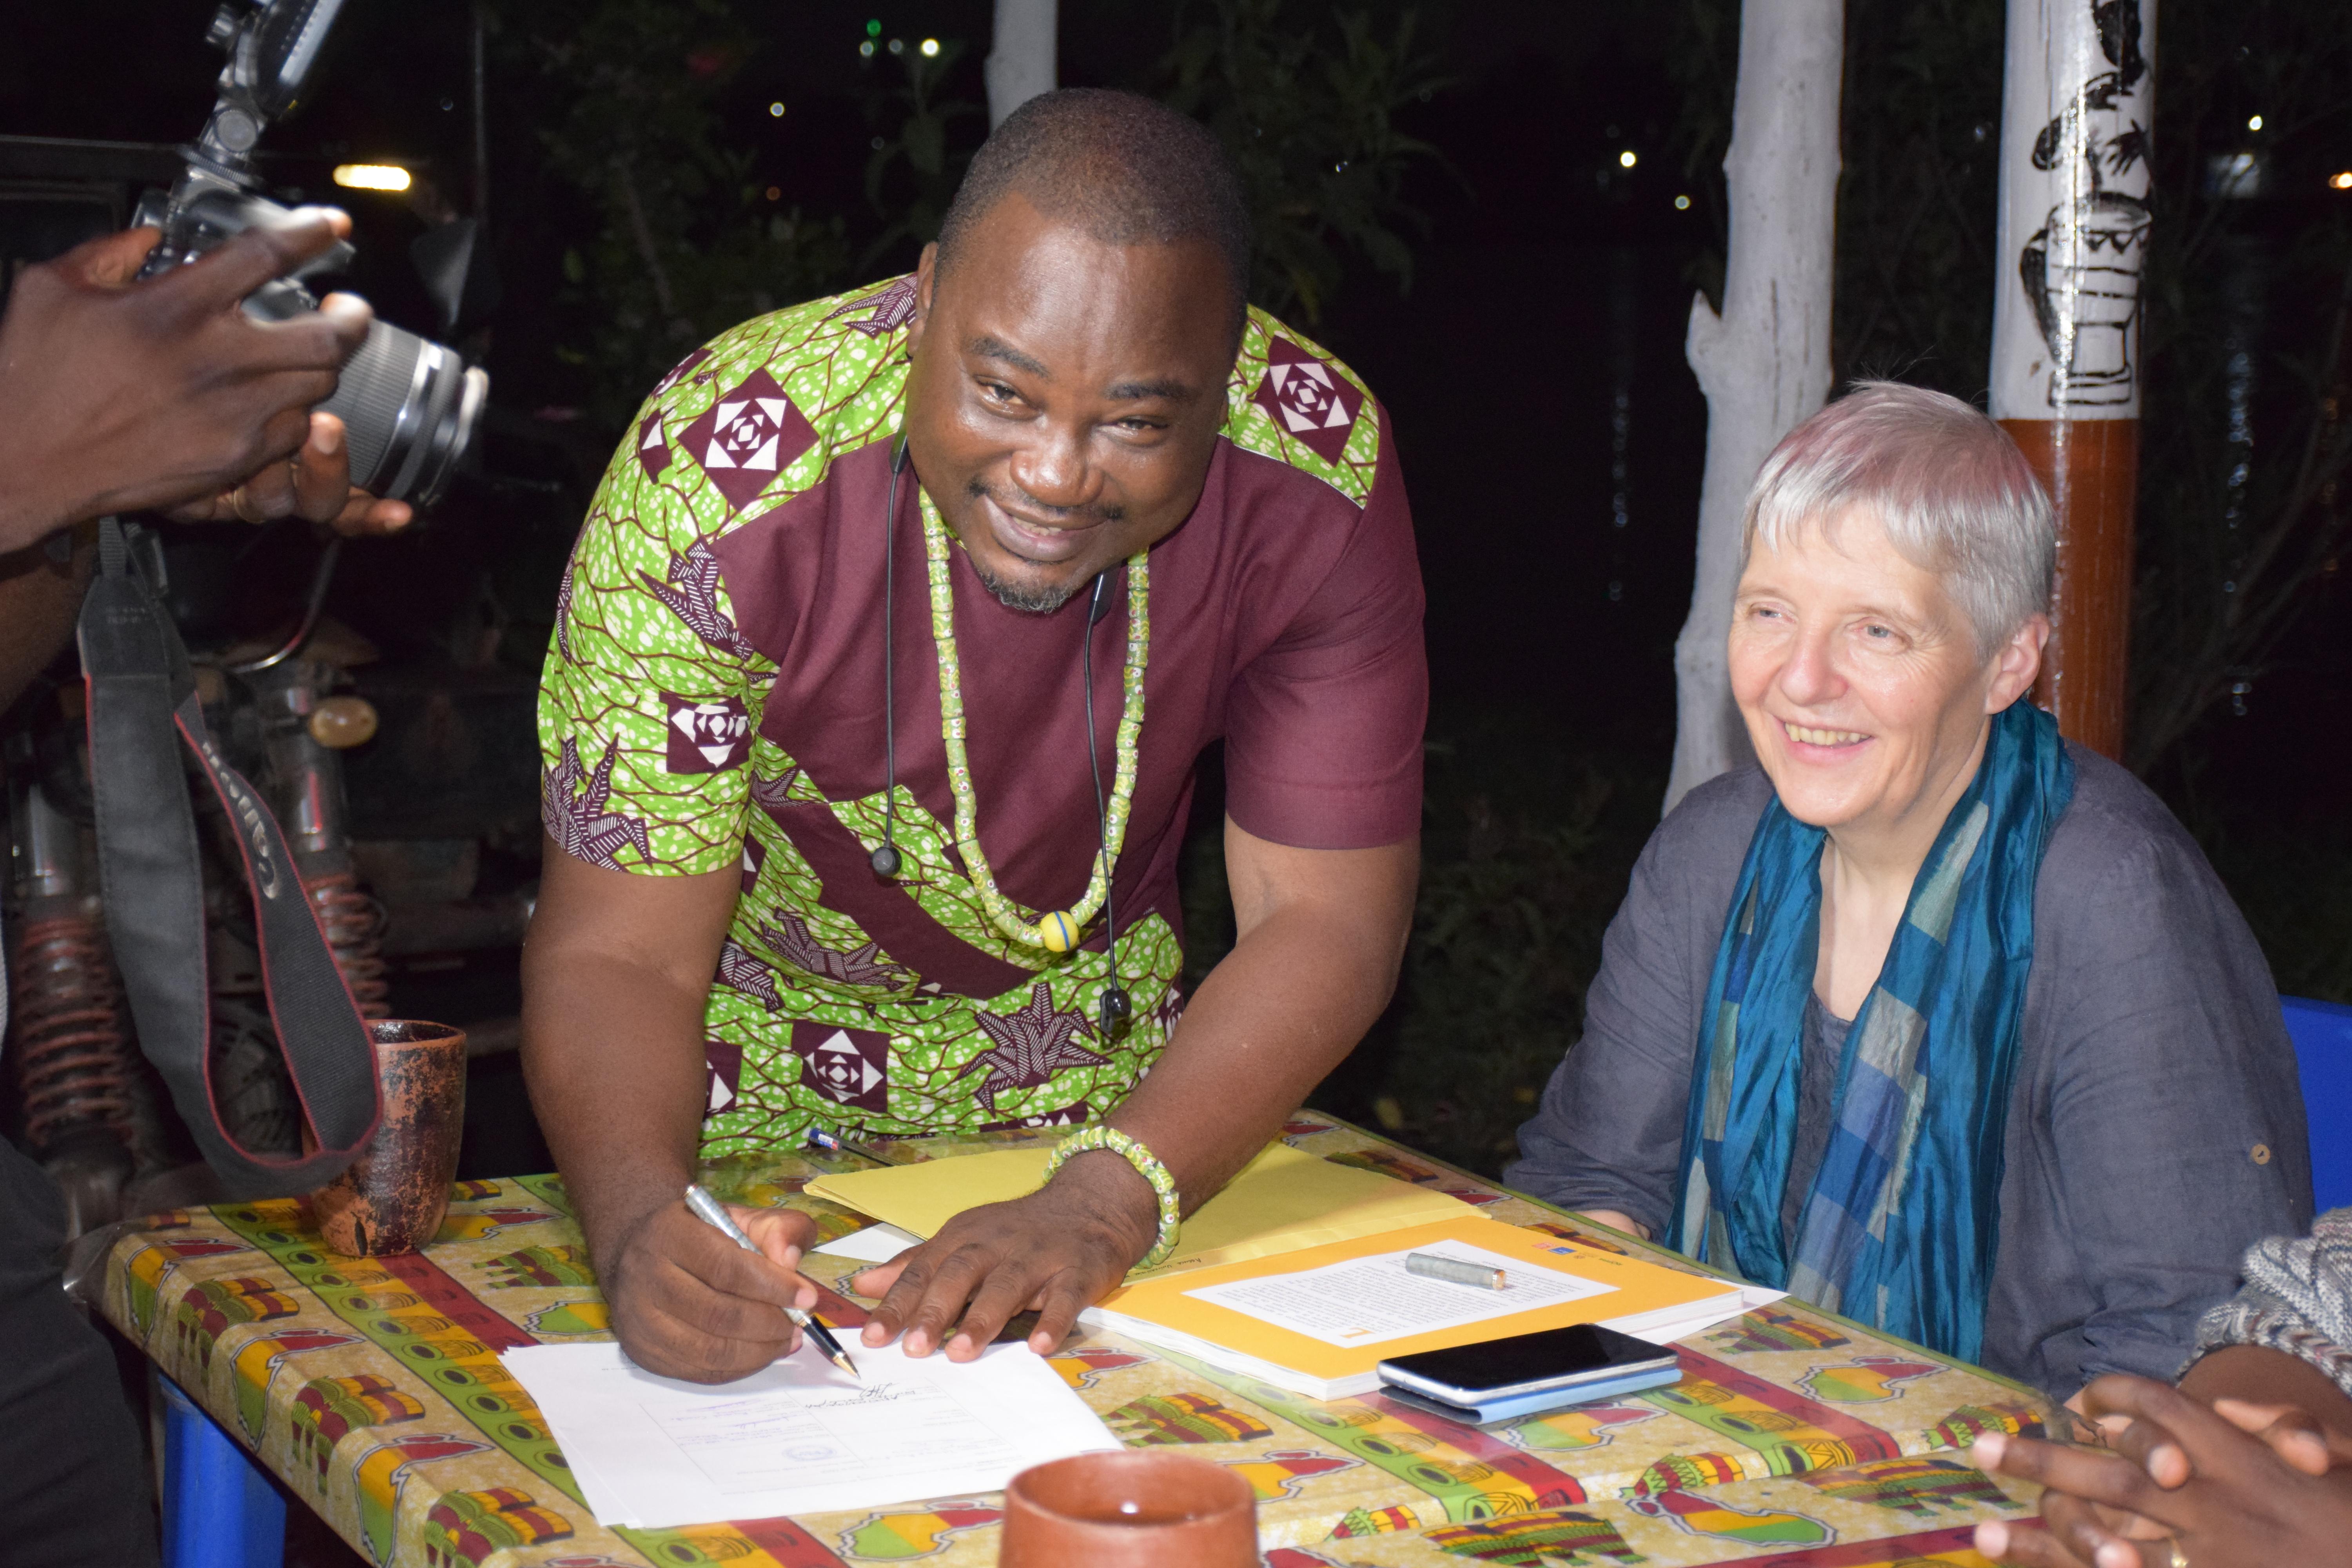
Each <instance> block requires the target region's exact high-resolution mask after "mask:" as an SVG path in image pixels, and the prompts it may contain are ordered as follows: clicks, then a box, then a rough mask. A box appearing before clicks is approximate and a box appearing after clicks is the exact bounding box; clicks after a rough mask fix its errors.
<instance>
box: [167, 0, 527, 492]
mask: <svg viewBox="0 0 2352 1568" xmlns="http://www.w3.org/2000/svg"><path fill="white" fill-rule="evenodd" d="M343 4H344V0H259V3H258V4H250V3H247V0H228V3H227V4H225V5H222V6H221V7H220V9H219V10H218V11H217V12H215V14H214V16H213V19H212V25H211V28H210V32H209V38H210V41H211V42H212V43H213V44H215V46H217V47H219V48H221V49H222V50H223V51H225V52H226V54H227V56H228V64H227V65H226V67H224V68H222V71H221V74H220V80H219V83H218V96H217V100H216V101H215V103H214V105H213V111H212V114H211V116H210V118H208V119H207V120H206V121H205V128H204V131H203V133H202V134H201V135H199V136H198V137H197V139H196V141H195V142H194V143H193V144H192V145H190V146H187V147H184V148H183V149H181V158H182V161H183V163H184V170H183V172H182V174H181V175H180V177H179V179H178V181H177V182H176V183H174V184H173V187H172V189H171V190H170V191H168V192H164V191H151V192H149V193H148V195H146V197H145V198H144V199H143V200H142V201H141V203H140V204H139V211H138V216H136V218H135V219H134V220H133V222H134V223H135V224H137V225H140V226H148V225H152V226H154V227H156V228H159V229H161V230H162V231H163V237H162V238H161V239H160V240H159V241H158V242H157V243H156V246H155V248H154V250H153V252H152V254H151V255H150V256H149V257H148V259H147V264H146V266H145V268H143V269H142V274H141V275H142V277H144V276H152V275H154V274H156V273H160V272H163V271H166V270H168V269H170V268H173V267H177V266H181V265H183V264H184V263H186V262H189V261H192V260H194V258H197V257H199V256H202V255H203V254H204V253H205V252H206V251H208V250H210V249H212V248H213V247H215V246H217V245H219V244H221V243H222V242H223V241H225V240H227V239H229V238H231V237H235V236H236V235H238V234H242V233H244V232H245V231H246V230H247V229H248V228H257V227H259V228H268V227H270V226H276V225H279V224H284V223H287V222H289V221H291V220H292V217H293V215H292V213H291V212H290V211H289V209H287V208H286V207H283V206H281V205H278V203H276V202H273V201H270V200H269V199H268V197H266V196H264V195H261V194H260V192H259V186H260V184H261V182H260V180H259V179H258V178H257V176H256V175H255V174H254V173H253V169H252V165H253V157H254V148H255V147H256V145H257V143H258V142H260V140H261V132H263V130H264V129H265V128H267V127H268V124H269V122H270V121H273V120H277V119H279V118H282V117H283V116H285V115H286V114H288V113H290V112H291V111H292V110H294V109H295V108H296V107H297V106H298V104H299V101H300V98H301V93H302V89H303V85H304V83H305V82H306V81H307V80H308V79H309V77H310V73H311V71H312V69H313V68H315V67H316V66H317V64H318V61H319V57H320V51H321V49H322V47H323V46H324V45H325V43H326V39H327V36H328V34H329V32H330V31H331V29H332V28H333V26H334V24H335V19H336V17H337V16H338V15H339V14H340V13H341V10H342V7H343ZM351 259H352V247H351V246H350V245H349V244H348V243H341V242H339V243H338V244H337V245H336V246H335V247H334V248H333V249H332V250H331V251H329V252H328V253H327V254H325V255H323V256H320V257H319V258H316V259H315V260H313V261H311V262H310V264H309V265H308V266H305V267H303V268H299V270H298V271H297V272H296V273H294V274H293V275H291V276H289V277H285V278H279V279H274V280H273V281H271V282H268V283H265V284H263V285H262V286H261V287H260V288H259V289H255V290H254V291H253V293H252V294H250V295H248V296H247V299H246V300H245V310H246V313H247V315H250V316H253V317H255V318H256V319H257V320H262V321H284V320H288V319H289V318H291V317H295V316H299V315H300V314H302V313H303V312H305V311H310V310H317V309H318V308H319V302H318V300H317V299H316V298H315V297H314V296H313V295H312V294H311V293H310V289H307V288H305V287H304V286H303V282H302V279H305V278H309V277H314V276H317V275H319V274H321V273H330V272H340V271H342V270H344V269H346V268H348V267H349V266H350V264H351ZM489 386H490V380H489V376H488V374H487V373H485V372H483V371H482V370H481V369H479V368H478V367H475V366H469V365H467V363H466V362H465V359H464V357H463V356H462V355H460V354H459V353H457V351H456V350H455V349H451V348H448V347H446V346H445V345H444V344H441V343H436V342H433V341H431V340H430V339H427V338H424V337H420V336H418V335H417V334H416V333H415V332H411V331H404V330H402V329H401V328H399V327H395V326H393V325H391V324H390V323H388V322H385V321H375V322H373V324H372V325H371V326H370V327H369V329H368V335H367V338H366V341H365V342H362V343H361V344H360V346H359V348H358V349H357V350H356V351H354V352H353V353H352V356H351V358H350V359H349V360H347V361H345V362H344V364H343V368H342V373H341V381H340V382H339V383H338V384H337V385H336V388H335V395H333V396H332V397H331V398H329V399H328V400H327V401H326V402H324V403H322V404H320V405H319V409H320V412H322V413H327V414H332V415H335V416H338V417H340V418H341V420H342V422H343V425H344V427H345V430H346V432H347V434H346V449H347V450H348V451H349V452H350V454H351V465H352V483H353V484H355V485H357V486H359V487H360V488H361V489H365V490H369V491H372V492H373V493H374V494H376V495H378V496H381V497H383V498H384V499H386V500H410V501H414V502H415V503H416V504H417V505H419V506H430V505H431V504H432V503H433V502H434V501H436V500H438V499H439V498H440V496H441V493H442V491H443V490H444V489H446V486H447V484H448V482H449V478H450V475H451V474H452V473H453V472H454V471H455V470H456V468H457V461H458V459H459V458H461V457H462V456H464V454H465V450H466V447H467V444H468V442H470V441H471V440H472V438H473V434H474V425H475V422H476V420H477V419H478V417H479V416H480V415H481V411H482V405H483V404H484V403H485V402H486V401H488V395H489Z"/></svg>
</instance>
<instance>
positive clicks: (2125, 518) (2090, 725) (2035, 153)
mask: <svg viewBox="0 0 2352 1568" xmlns="http://www.w3.org/2000/svg"><path fill="white" fill-rule="evenodd" d="M2155 64H2156V19H2155V13H2154V7H2153V6H2152V5H2149V6H2147V7H2145V8H2144V7H2143V3H2142V0H2010V5H2009V44H2008V67H2007V71H2006V74H2005V78H2004V81H2003V85H2002V95H2001V132H2000V238H1999V240H1998V242H1997V254H1998V256H1999V258H2000V263H1999V265H2000V271H1999V281H1998V283H1997V286H1996V287H1997V292H1996V294H1995V297H1994V304H1993V342H1992V416H1993V417H1994V418H1995V419H1998V420H2000V424H2001V427H2002V428H2003V429H2005V430H2007V431H2008V432H2009V433H2010V435H2011V437H2014V438H2015V439H2016V441H2017V444H2018V446H2019V447H2021V448H2022V449H2023V450H2024V452H2025V456H2026V458H2027V459H2028V460H2029V461H2030V462H2032V465H2033V467H2034V469H2035V471H2037V472H2038V473H2040V474H2041V476H2042V483H2043V484H2045V485H2047V486H2048V487H2049V489H2050V498H2051V500H2052V501H2053V504H2054V505H2055V507H2056V509H2057V513H2058V596H2057V605H2056V613H2055V615H2054V616H2053V620H2054V622H2055V630H2054V632H2053V636H2052V637H2051V639H2050V647H2049V651H2048V652H2047V653H2046V654H2045V655H2044V657H2043V661H2042V682H2041V684H2040V685H2039V686H2038V687H2037V688H2036V689H2035V693H2034V695H2035V698H2036V700H2039V701H2041V702H2042V704H2043V705H2044V706H2045V707H2047V708H2049V709H2050V710H2051V711H2052V712H2053V713H2054V714H2056V715H2057V718H2058V726H2059V728H2060V729H2061V730H2063V731H2064V732H2065V733H2066V735H2067V736H2068V737H2070V738H2071V739H2073V740H2075V741H2078V742H2082V743H2083V744H2084V745H2086V746H2089V747H2091V748H2093V749H2094V750H2095V751H2099V752H2105V753H2106V754H2107V755H2108V756H2111V757H2112V756H2119V755H2121V754H2122V752H2123V744H2124V712H2125V702H2126V684H2125V679H2126V668H2127V666H2126V657H2127V654H2128V651H2129V647H2128V645H2129V634H2130V628H2131V588H2132V542H2133V508H2134V502H2135V500H2137V489H2138V482H2139V410H2140V379H2141V377H2142V376H2143V375H2144V374H2146V367H2145V363H2144V360H2143V350H2142V347H2141V335H2140V324H2141V320H2142V314H2143V310H2144V307H2143V304H2142V300H2141V289H2140V279H2141V274H2142V272H2143V270H2144V269H2145V268H2146V265H2147V238H2148V226H2149V211H2148V201H2147V195H2148V182H2149V171H2148V139H2149V133H2150V131H2151V130H2152V128H2153V126H2154V123H2155V107H2156V106H2155V99H2156V74H2155Z"/></svg>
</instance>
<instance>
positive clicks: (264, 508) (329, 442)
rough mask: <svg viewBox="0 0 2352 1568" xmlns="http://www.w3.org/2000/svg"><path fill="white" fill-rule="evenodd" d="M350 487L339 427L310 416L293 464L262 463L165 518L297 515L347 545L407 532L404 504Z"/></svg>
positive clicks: (407, 512) (218, 519)
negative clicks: (348, 541)
mask: <svg viewBox="0 0 2352 1568" xmlns="http://www.w3.org/2000/svg"><path fill="white" fill-rule="evenodd" d="M351 481H352V459H351V453H350V451H349V449H348V448H347V447H345V446H344V445H343V422H342V421H341V420H340V419H338V418H336V417H335V416H333V415H331V414H319V413H315V412H314V413H313V414H312V415H311V416H310V438H309V439H307V440H305V441H304V442H303V443H302V445H301V447H300V448H299V450H297V451H296V452H295V454H294V456H293V458H291V459H289V460H287V461H284V462H275V463H264V464H263V465H262V466H261V467H260V468H258V469H257V470H256V471H254V472H253V473H250V474H247V476H246V477H245V479H244V480H243V482H241V483H239V484H237V485H236V486H235V487H234V488H232V489H225V490H222V491H220V492H219V493H218V494H216V495H210V496H206V497H205V498H204V499H203V500H193V501H190V502H188V503H187V504H186V505H185V506H176V507H173V509H172V510H171V511H170V513H169V514H168V515H169V516H170V517H171V518H172V519H173V521H179V522H232V521H234V522H272V521H276V520H278V518H281V517H289V516H297V515H299V516H301V517H307V518H309V519H310V521H312V522H323V523H327V524H329V525H331V527H332V528H333V529H334V531H336V532H337V533H340V534H341V535H343V536H344V537H345V538H346V539H350V538H357V537H361V536H375V537H381V536H382V535H384V534H388V533H397V532H399V531H401V530H402V529H404V528H406V527H407V526H408V521H409V519H410V517H411V516H413V515H414V514H413V513H412V512H411V510H410V509H409V505H408V503H407V502H406V501H402V500H377V499H376V498H375V497H374V496H372V495H370V494H368V492H367V491H365V490H363V489H360V488H358V487H357V486H356V485H353V484H352V482H351Z"/></svg>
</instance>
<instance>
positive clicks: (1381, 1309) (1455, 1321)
mask: <svg viewBox="0 0 2352 1568" xmlns="http://www.w3.org/2000/svg"><path fill="white" fill-rule="evenodd" d="M1412 1251H1421V1252H1426V1253H1431V1254H1433V1255H1434V1256H1436V1257H1439V1258H1457V1259H1459V1260H1460V1261H1462V1262H1464V1263H1476V1264H1480V1265H1483V1266H1484V1267H1486V1268H1500V1269H1502V1270H1503V1286H1502V1288H1501V1289H1487V1288H1486V1286H1483V1285H1457V1284H1455V1283H1454V1281H1452V1280H1450V1279H1425V1278H1423V1276H1421V1275H1419V1274H1412V1273H1408V1272H1407V1271H1406V1269H1405V1266H1404V1260H1405V1259H1406V1258H1409V1257H1411V1256H1412ZM1412 1251H1405V1252H1383V1253H1381V1254H1379V1255H1378V1256H1376V1257H1371V1258H1349V1259H1348V1260H1347V1261H1345V1262H1342V1263H1327V1264H1325V1265H1324V1266H1323V1267H1322V1268H1303V1269H1300V1270H1299V1271H1298V1272H1297V1273H1296V1274H1271V1275H1266V1276H1264V1277H1262V1278H1259V1279H1235V1280H1231V1281H1229V1282H1227V1283H1225V1284H1223V1285H1204V1286H1202V1288H1201V1289H1197V1290H1187V1291H1185V1292H1184V1294H1186V1295H1187V1296H1196V1297H1198V1298H1199V1299H1200V1300H1203V1301H1206V1302H1209V1303H1210V1304H1211V1305H1213V1306H1218V1307H1224V1308H1227V1309H1230V1310H1233V1311H1236V1312H1241V1313H1244V1314H1245V1315H1246V1316H1249V1317H1253V1318H1255V1319H1257V1320H1258V1321H1260V1322H1265V1323H1272V1324H1273V1325H1274V1326H1275V1327H1276V1328H1278V1329H1288V1330H1289V1331H1291V1332H1293V1333H1297V1334H1305V1335H1306V1336H1307V1338H1309V1339H1315V1340H1321V1341H1322V1342H1324V1343H1325V1344H1327V1345H1341V1346H1349V1345H1376V1344H1380V1343H1381V1342H1385V1341H1388V1340H1402V1339H1409V1338H1411V1337H1412V1336H1413V1335H1414V1334H1428V1333H1434V1332H1436V1331H1439V1330H1441V1329H1458V1328H1460V1327H1462V1326H1463V1325H1464V1324H1465V1323H1482V1322H1486V1321H1488V1320H1490V1319H1494V1318H1507V1317H1509V1316H1511V1315H1512V1314H1513V1313H1515V1312H1532V1311H1534V1310H1537V1309H1538V1308H1540V1307H1556V1306H1559V1304H1560V1303H1561V1302H1563V1301H1579V1300H1583V1299H1584V1298H1586V1297H1588V1296H1606V1295H1611V1294H1613V1293H1614V1292H1615V1290H1616V1289H1617V1287H1615V1286H1614V1285H1603V1284H1600V1283H1598V1282H1597V1281H1594V1280H1591V1279H1579V1278H1578V1277H1577V1276H1575V1275H1573V1274H1563V1273H1561V1272H1559V1270H1558V1269H1555V1268H1537V1267H1536V1266H1535V1265H1533V1264H1530V1263H1528V1261H1527V1260H1526V1259H1525V1258H1511V1257H1507V1256H1506V1255H1504V1254H1502V1253H1499V1252H1489V1251H1487V1250H1486V1248H1485V1247H1473V1246H1471V1245H1469V1244H1468V1243H1467V1242H1460V1241H1437V1242H1433V1243H1431V1244H1430V1245H1429V1246H1427V1247H1418V1248H1414V1249H1412Z"/></svg>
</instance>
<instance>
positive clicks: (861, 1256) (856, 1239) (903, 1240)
mask: <svg viewBox="0 0 2352 1568" xmlns="http://www.w3.org/2000/svg"><path fill="white" fill-rule="evenodd" d="M922 1245H923V1238H922V1237H919V1236H917V1235H915V1234H914V1233H913V1232H912V1231H906V1230H900V1229H899V1228H898V1226H895V1225H869V1226H866V1228H865V1229H864V1230H853V1231H851V1232H850V1233H849V1234H848V1235H847V1236H836V1237H834V1238H833V1239H832V1240H831V1241H828V1242H826V1243H825V1244H824V1246H823V1247H810V1248H809V1250H810V1251H811V1252H821V1253H823V1254H824V1255H825V1256H826V1257H828V1258H853V1259H855V1260H856V1261H857V1262H859V1263H887V1262H889V1261H890V1259H892V1258H896V1257H898V1254H900V1253H902V1252H904V1251H906V1250H907V1249H908V1247H920V1246H922Z"/></svg>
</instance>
